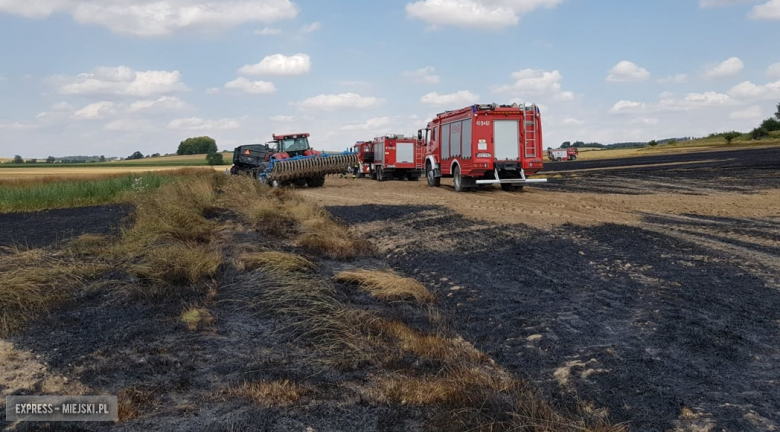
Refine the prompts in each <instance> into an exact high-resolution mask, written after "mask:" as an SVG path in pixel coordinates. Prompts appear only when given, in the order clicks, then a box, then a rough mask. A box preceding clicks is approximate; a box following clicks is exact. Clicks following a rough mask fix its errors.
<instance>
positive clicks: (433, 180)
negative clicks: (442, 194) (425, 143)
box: [425, 163, 441, 187]
mask: <svg viewBox="0 0 780 432" xmlns="http://www.w3.org/2000/svg"><path fill="white" fill-rule="evenodd" d="M425 179H426V180H428V186H430V187H439V186H441V177H436V173H435V172H434V171H433V167H432V166H431V164H430V163H427V164H425Z"/></svg>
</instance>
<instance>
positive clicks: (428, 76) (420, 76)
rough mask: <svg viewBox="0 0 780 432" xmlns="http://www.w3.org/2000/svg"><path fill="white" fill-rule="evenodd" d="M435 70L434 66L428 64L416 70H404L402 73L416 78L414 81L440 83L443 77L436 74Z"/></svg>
mask: <svg viewBox="0 0 780 432" xmlns="http://www.w3.org/2000/svg"><path fill="white" fill-rule="evenodd" d="M433 71H434V68H433V66H426V67H424V68H420V69H417V70H414V71H409V72H404V73H403V74H402V75H403V76H405V77H410V78H414V82H416V83H425V84H438V83H439V82H440V81H441V78H440V77H439V76H438V75H434V74H433Z"/></svg>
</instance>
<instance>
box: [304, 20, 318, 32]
mask: <svg viewBox="0 0 780 432" xmlns="http://www.w3.org/2000/svg"><path fill="white" fill-rule="evenodd" d="M321 28H322V24H321V23H320V22H319V21H317V22H313V23H311V24H306V25H305V26H303V27H302V28H301V31H302V32H304V33H312V32H315V31H317V30H319V29H321Z"/></svg>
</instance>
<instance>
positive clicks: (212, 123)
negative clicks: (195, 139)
mask: <svg viewBox="0 0 780 432" xmlns="http://www.w3.org/2000/svg"><path fill="white" fill-rule="evenodd" d="M239 127H241V124H240V123H239V122H238V120H236V119H220V120H204V119H202V118H197V117H190V118H180V119H175V120H171V122H170V123H168V129H174V130H190V131H196V130H197V131H202V130H230V129H238V128H239Z"/></svg>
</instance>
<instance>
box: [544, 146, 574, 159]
mask: <svg viewBox="0 0 780 432" xmlns="http://www.w3.org/2000/svg"><path fill="white" fill-rule="evenodd" d="M579 154H580V153H579V150H577V147H567V148H565V149H564V148H557V149H549V150H547V159H549V160H551V161H560V160H563V159H567V160H576V159H577V156H578V155H579Z"/></svg>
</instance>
